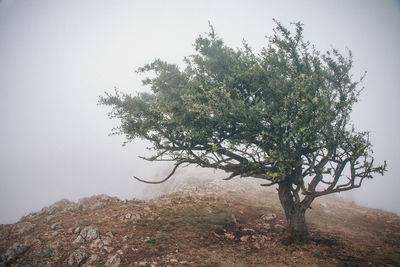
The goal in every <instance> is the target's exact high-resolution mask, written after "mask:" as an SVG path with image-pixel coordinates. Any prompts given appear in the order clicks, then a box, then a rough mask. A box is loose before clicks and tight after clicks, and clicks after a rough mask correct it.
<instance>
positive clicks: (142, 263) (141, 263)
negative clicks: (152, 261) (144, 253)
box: [139, 261, 149, 266]
mask: <svg viewBox="0 0 400 267" xmlns="http://www.w3.org/2000/svg"><path fill="white" fill-rule="evenodd" d="M148 264H149V263H148V262H145V261H141V262H139V266H147V265H148Z"/></svg>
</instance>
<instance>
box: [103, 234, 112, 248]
mask: <svg viewBox="0 0 400 267" xmlns="http://www.w3.org/2000/svg"><path fill="white" fill-rule="evenodd" d="M102 241H103V243H104V245H106V246H109V245H111V242H112V240H111V237H109V236H106V237H104V238H103V239H102Z"/></svg>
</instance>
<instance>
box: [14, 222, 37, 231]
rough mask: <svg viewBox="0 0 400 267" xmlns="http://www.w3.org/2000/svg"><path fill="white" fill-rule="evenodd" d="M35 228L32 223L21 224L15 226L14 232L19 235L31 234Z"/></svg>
mask: <svg viewBox="0 0 400 267" xmlns="http://www.w3.org/2000/svg"><path fill="white" fill-rule="evenodd" d="M33 228H35V225H34V224H33V223H30V222H21V223H17V224H16V225H15V226H14V230H15V231H16V232H17V233H18V234H29V233H31V232H32V231H33Z"/></svg>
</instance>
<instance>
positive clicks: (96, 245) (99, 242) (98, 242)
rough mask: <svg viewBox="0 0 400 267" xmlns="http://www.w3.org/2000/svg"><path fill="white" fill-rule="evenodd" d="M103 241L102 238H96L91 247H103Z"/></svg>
mask: <svg viewBox="0 0 400 267" xmlns="http://www.w3.org/2000/svg"><path fill="white" fill-rule="evenodd" d="M103 245H104V244H103V241H101V239H96V240H94V241H93V242H92V244H90V247H91V248H101V247H102V246H103Z"/></svg>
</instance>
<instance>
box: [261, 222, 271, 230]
mask: <svg viewBox="0 0 400 267" xmlns="http://www.w3.org/2000/svg"><path fill="white" fill-rule="evenodd" d="M262 227H263V228H264V229H266V230H271V225H270V224H269V223H263V225H262Z"/></svg>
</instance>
